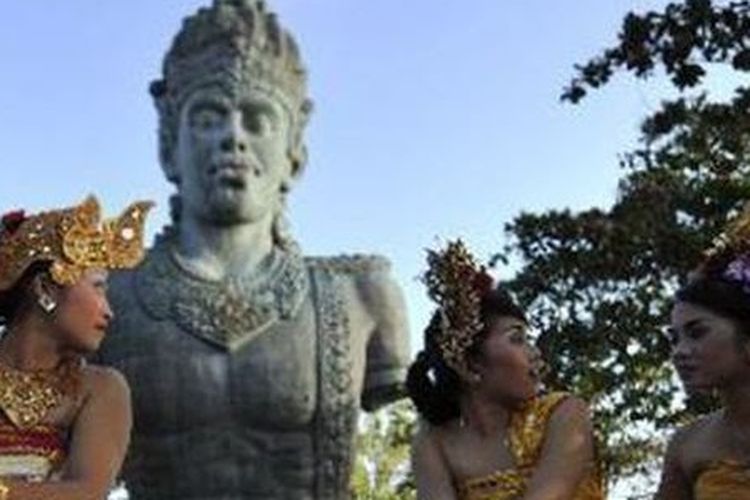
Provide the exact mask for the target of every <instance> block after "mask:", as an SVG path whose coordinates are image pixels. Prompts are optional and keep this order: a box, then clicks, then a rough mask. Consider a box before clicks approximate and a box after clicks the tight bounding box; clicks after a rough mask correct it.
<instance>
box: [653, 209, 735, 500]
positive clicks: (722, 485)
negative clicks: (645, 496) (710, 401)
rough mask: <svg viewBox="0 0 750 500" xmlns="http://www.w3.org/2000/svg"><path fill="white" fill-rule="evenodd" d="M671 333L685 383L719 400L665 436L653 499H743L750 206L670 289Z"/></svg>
mask: <svg viewBox="0 0 750 500" xmlns="http://www.w3.org/2000/svg"><path fill="white" fill-rule="evenodd" d="M670 332H671V337H672V341H673V349H672V359H673V361H674V364H675V367H676V369H677V373H678V374H679V376H680V378H681V379H682V382H683V385H684V386H685V389H686V390H687V391H688V392H689V393H706V392H714V393H716V394H718V396H720V399H721V402H722V407H721V408H720V409H719V410H718V411H716V412H714V413H711V414H709V415H706V416H703V417H701V418H700V419H698V420H697V421H695V422H693V423H692V424H691V425H688V426H686V427H684V428H681V429H679V430H678V431H677V433H676V434H675V436H674V437H673V438H672V439H671V441H670V443H669V446H668V447H667V455H666V457H665V460H664V468H663V470H662V479H661V485H660V487H659V494H658V498H660V499H662V500H668V499H680V500H683V499H696V500H727V499H740V498H743V499H744V498H750V211H748V210H746V211H745V213H744V214H743V215H742V216H740V218H739V219H738V220H737V221H736V222H735V223H734V224H732V225H731V226H730V227H729V229H728V230H727V231H726V232H725V233H724V234H723V235H721V236H720V237H719V238H717V240H716V241H715V245H714V247H713V248H712V249H710V250H709V251H708V252H707V253H706V258H705V260H704V262H703V263H702V264H701V265H700V266H699V267H698V269H697V270H696V271H695V272H694V273H693V274H692V275H691V277H690V279H689V280H688V283H687V284H686V285H685V286H684V287H683V288H682V289H680V290H679V291H678V292H677V294H676V300H675V304H674V306H673V309H672V315H671V327H670Z"/></svg>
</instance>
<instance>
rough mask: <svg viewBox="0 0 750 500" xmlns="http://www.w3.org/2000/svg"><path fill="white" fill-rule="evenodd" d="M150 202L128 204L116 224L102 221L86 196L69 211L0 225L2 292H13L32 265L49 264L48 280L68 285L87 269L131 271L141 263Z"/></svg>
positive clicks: (18, 215) (17, 217)
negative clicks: (14, 286)
mask: <svg viewBox="0 0 750 500" xmlns="http://www.w3.org/2000/svg"><path fill="white" fill-rule="evenodd" d="M152 206H153V203H152V202H150V201H138V202H135V203H133V204H132V205H130V206H129V207H128V208H127V209H125V211H124V212H123V213H122V214H121V215H120V216H119V217H118V218H116V219H107V220H103V221H102V220H101V215H100V207H99V202H98V201H97V199H96V198H95V197H94V196H89V197H88V198H86V199H85V200H84V201H83V202H82V203H81V204H79V205H76V206H74V207H71V208H64V209H60V210H51V211H48V212H42V213H39V214H34V215H26V214H24V213H23V212H21V211H16V212H11V213H8V214H6V215H5V216H3V217H2V219H1V220H0V224H1V226H0V291H5V290H8V289H10V288H11V287H13V285H14V284H15V283H16V281H17V280H18V279H19V278H20V277H21V275H22V274H23V273H24V272H25V271H26V269H28V268H29V266H30V265H32V264H33V263H35V262H40V261H42V262H43V261H48V262H50V263H51V266H50V274H51V276H52V279H53V280H54V281H55V282H56V283H58V284H60V285H72V284H74V283H76V282H77V281H78V280H79V279H80V278H81V275H82V274H83V273H84V272H85V271H86V270H87V269H91V268H103V269H118V268H128V267H133V266H135V265H136V264H138V263H139V262H140V260H141V259H142V258H143V229H144V222H145V219H146V214H147V213H148V211H149V209H150V208H151V207H152Z"/></svg>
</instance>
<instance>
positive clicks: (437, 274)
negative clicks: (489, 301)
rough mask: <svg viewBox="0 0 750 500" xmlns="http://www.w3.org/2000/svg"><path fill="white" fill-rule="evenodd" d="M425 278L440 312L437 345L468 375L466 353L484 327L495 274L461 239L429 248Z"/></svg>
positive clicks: (443, 354) (431, 296) (443, 355)
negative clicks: (483, 310) (484, 299)
mask: <svg viewBox="0 0 750 500" xmlns="http://www.w3.org/2000/svg"><path fill="white" fill-rule="evenodd" d="M422 281H423V282H424V284H425V285H426V286H427V294H428V295H429V297H430V298H431V299H432V300H433V301H435V302H436V303H437V305H438V313H439V314H440V316H441V320H442V326H441V328H440V335H439V338H438V339H437V345H438V347H439V349H440V353H441V354H442V357H443V360H444V361H445V363H446V364H447V365H448V366H449V367H451V368H453V369H454V370H455V371H456V372H458V373H459V374H461V375H463V376H467V377H468V376H470V373H471V372H470V370H469V366H468V364H467V360H466V353H467V351H468V349H469V348H470V347H471V346H472V345H473V344H474V342H475V340H476V338H477V336H478V335H479V334H480V333H481V332H482V330H483V328H484V325H483V323H482V319H481V300H482V297H483V296H484V295H486V294H487V293H489V292H490V291H492V287H493V280H492V277H491V276H490V275H489V274H488V273H487V271H486V269H485V267H484V266H480V265H479V264H478V263H477V262H476V260H475V259H474V257H473V256H472V255H471V253H470V252H469V250H468V249H467V248H466V246H465V245H464V243H463V242H462V241H461V240H460V239H459V240H456V241H452V242H449V243H448V245H447V246H446V247H445V248H444V249H443V250H438V251H435V250H427V271H426V272H425V274H424V275H423V276H422Z"/></svg>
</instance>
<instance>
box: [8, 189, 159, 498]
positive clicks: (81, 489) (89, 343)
mask: <svg viewBox="0 0 750 500" xmlns="http://www.w3.org/2000/svg"><path fill="white" fill-rule="evenodd" d="M150 206H151V204H150V203H149V202H139V203H134V204H133V205H131V206H130V207H129V208H128V209H127V210H125V212H124V213H123V214H122V215H121V216H120V217H119V218H118V219H114V220H107V221H104V222H101V221H100V218H99V204H98V202H97V200H96V199H95V198H93V197H91V198H88V199H87V200H85V201H84V202H83V203H81V204H80V205H77V206H74V207H71V208H65V209H60V210H53V211H48V212H42V213H39V214H35V215H26V214H24V213H23V212H21V211H17V212H12V213H9V214H6V215H5V216H4V217H3V218H2V224H1V225H0V326H2V337H0V500H26V499H28V500H38V499H44V500H89V499H90V500H101V499H102V498H104V497H105V496H106V495H107V492H108V491H109V489H110V488H111V487H112V485H113V482H114V480H115V477H116V475H117V473H118V471H119V468H120V465H121V464H122V461H123V459H124V457H125V452H126V450H127V445H128V441H129V435H130V427H131V412H130V393H129V390H128V385H127V383H126V382H125V379H124V378H123V377H122V376H121V375H120V374H119V373H118V372H116V371H115V370H112V369H107V368H103V367H97V366H93V365H87V364H86V363H85V362H84V356H86V355H87V354H90V353H92V352H94V351H96V349H97V348H98V346H99V343H100V342H101V340H102V338H103V337H104V335H105V330H106V328H107V324H108V323H109V321H110V320H111V318H112V312H111V310H110V308H109V304H108V302H107V298H106V280H107V270H108V269H115V268H126V267H132V266H134V265H136V264H137V263H138V262H139V260H140V259H141V256H142V254H143V223H144V218H145V216H146V213H147V212H148V209H149V208H150Z"/></svg>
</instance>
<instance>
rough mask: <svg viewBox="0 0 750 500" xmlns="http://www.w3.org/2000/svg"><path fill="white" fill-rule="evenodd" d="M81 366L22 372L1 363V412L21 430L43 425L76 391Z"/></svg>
mask: <svg viewBox="0 0 750 500" xmlns="http://www.w3.org/2000/svg"><path fill="white" fill-rule="evenodd" d="M78 372H80V364H77V366H71V364H70V363H62V364H60V366H58V367H57V368H55V369H53V370H37V371H22V370H16V369H14V368H11V367H9V366H7V365H5V364H3V363H0V408H2V410H3V412H4V413H5V415H6V416H7V417H8V420H10V421H11V422H12V423H13V425H15V426H16V427H18V428H20V429H28V428H31V427H33V426H35V425H37V424H38V423H40V422H41V421H42V420H43V419H44V418H45V417H46V416H47V415H48V414H49V412H50V411H52V410H53V409H55V408H57V407H58V406H59V405H60V403H62V401H63V399H64V398H65V397H66V396H67V395H69V394H70V393H71V392H72V391H73V389H74V388H75V387H76V382H75V381H76V380H77V374H78Z"/></svg>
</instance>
